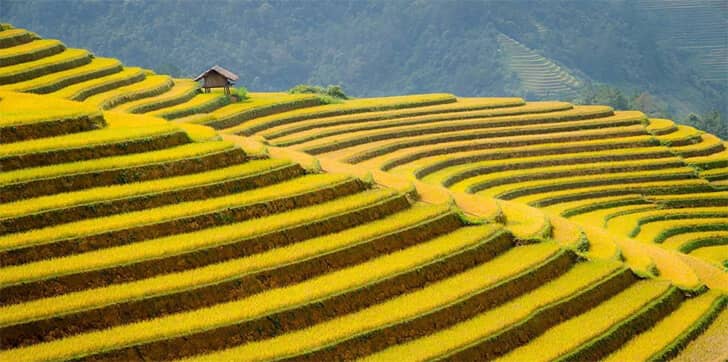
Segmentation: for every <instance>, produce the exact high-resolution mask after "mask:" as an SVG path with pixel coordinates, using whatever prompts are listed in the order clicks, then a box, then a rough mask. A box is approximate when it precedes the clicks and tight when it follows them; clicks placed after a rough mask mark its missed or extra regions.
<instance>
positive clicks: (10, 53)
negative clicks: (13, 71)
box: [0, 39, 66, 67]
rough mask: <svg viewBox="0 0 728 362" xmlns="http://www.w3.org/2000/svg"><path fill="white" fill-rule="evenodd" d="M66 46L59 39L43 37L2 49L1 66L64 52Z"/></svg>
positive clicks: (0, 53)
mask: <svg viewBox="0 0 728 362" xmlns="http://www.w3.org/2000/svg"><path fill="white" fill-rule="evenodd" d="M64 49H66V47H65V46H64V45H63V43H61V42H60V41H58V40H52V39H42V40H36V41H32V42H29V43H25V44H22V45H17V46H14V47H10V48H2V49H0V67H6V66H9V65H14V64H18V63H24V62H30V61H33V60H37V59H40V58H44V57H48V56H51V55H54V54H57V53H60V52H62V51H63V50H64Z"/></svg>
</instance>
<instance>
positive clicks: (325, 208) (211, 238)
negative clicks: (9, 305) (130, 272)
mask: <svg viewBox="0 0 728 362" xmlns="http://www.w3.org/2000/svg"><path fill="white" fill-rule="evenodd" d="M392 196H393V193H392V192H391V191H388V190H372V191H366V192H362V193H358V194H355V195H351V196H345V197H342V198H340V199H337V200H334V201H330V202H327V203H322V204H318V205H315V206H310V207H306V208H301V209H295V210H292V211H288V212H285V213H281V214H276V215H272V216H269V217H265V218H260V219H254V220H249V221H244V222H241V223H236V224H232V225H227V226H222V227H218V228H213V229H206V230H202V231H199V232H194V233H189V234H181V235H174V236H169V237H163V238H159V239H153V240H147V241H143V242H138V243H134V244H130V245H123V246H117V247H112V248H107V249H102V250H97V251H92V252H88V253H84V254H78V255H72V256H67V257H62V258H57V259H50V260H44V261H39V262H34V263H28V264H24V265H18V266H10V267H6V268H4V269H3V274H2V275H0V285H2V286H8V285H14V284H17V283H26V282H30V281H35V280H43V279H47V278H53V277H57V276H61V275H69V274H74V273H82V272H85V271H89V270H99V269H104V268H108V267H112V266H116V265H124V264H129V263H138V262H141V261H144V260H152V259H155V258H159V257H162V256H171V255H179V254H183V253H186V252H190V251H193V250H200V249H205V248H211V247H215V246H220V245H225V244H228V243H231V242H234V241H237V240H242V239H246V238H250V237H254V236H256V235H262V234H264V233H267V232H270V231H273V230H279V229H283V228H286V227H291V226H294V225H301V224H306V223H309V222H311V221H313V220H316V219H322V218H325V217H329V216H332V215H336V214H339V213H343V212H345V211H347V210H352V209H356V208H360V207H364V206H366V205H371V204H376V203H378V202H381V201H382V200H385V199H387V198H390V197H392Z"/></svg>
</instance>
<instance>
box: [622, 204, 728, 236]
mask: <svg viewBox="0 0 728 362" xmlns="http://www.w3.org/2000/svg"><path fill="white" fill-rule="evenodd" d="M637 212H639V210H637ZM666 212H668V213H665V214H662V215H652V216H648V217H644V218H640V219H639V220H638V221H637V226H636V227H635V228H634V229H633V230H632V231H631V232H630V233H629V237H631V238H633V237H635V236H637V235H639V233H640V232H641V231H642V225H645V224H649V223H653V222H660V221H665V220H685V219H703V218H720V217H726V218H728V210H726V211H725V212H722V211H713V212H700V211H698V212H696V211H694V210H691V209H675V210H669V211H668V210H666ZM663 241H664V239H663Z"/></svg>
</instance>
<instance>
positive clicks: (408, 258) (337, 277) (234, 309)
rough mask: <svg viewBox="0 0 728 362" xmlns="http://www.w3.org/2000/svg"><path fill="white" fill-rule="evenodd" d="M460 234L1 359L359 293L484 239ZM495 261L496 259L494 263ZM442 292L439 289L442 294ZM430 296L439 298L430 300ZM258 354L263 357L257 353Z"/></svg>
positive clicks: (539, 250) (99, 347)
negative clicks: (285, 284) (247, 294)
mask: <svg viewBox="0 0 728 362" xmlns="http://www.w3.org/2000/svg"><path fill="white" fill-rule="evenodd" d="M464 230H465V232H461V234H460V235H462V236H463V237H460V238H455V240H457V241H458V242H457V243H455V242H453V239H451V237H448V236H445V237H441V238H437V239H434V240H432V241H431V242H428V243H425V244H421V245H418V246H414V247H411V248H408V249H405V250H402V251H399V252H395V253H392V254H389V255H386V256H383V257H380V258H377V259H374V260H372V261H370V262H367V263H363V264H359V265H357V266H354V267H351V268H347V269H344V270H341V271H338V272H335V273H330V274H326V275H324V276H321V277H317V278H314V279H311V280H308V281H306V282H304V283H300V284H296V285H293V286H290V287H285V288H279V289H273V290H269V291H266V292H264V293H260V294H257V295H254V296H252V297H250V298H246V299H243V300H240V301H234V302H228V303H224V304H218V305H215V306H212V307H209V308H205V309H199V310H195V311H192V312H187V313H179V314H174V315H170V316H166V317H163V318H158V319H155V320H151V321H143V322H138V323H134V324H129V325H124V326H120V327H116V328H112V329H108V330H104V331H98V332H92V333H87V334H82V335H78V336H72V337H69V338H65V339H61V340H57V341H52V342H49V343H46V344H40V345H34V346H30V347H26V348H18V349H14V350H10V351H4V352H0V358H3V359H8V358H10V359H13V358H15V357H16V356H22V355H27V354H28V353H32V354H33V355H34V356H36V357H39V358H51V359H52V358H70V357H73V356H79V355H83V354H87V353H90V352H94V351H103V350H107V349H113V348H120V347H123V346H128V345H130V344H136V343H141V342H144V341H153V340H157V339H159V338H170V337H172V336H179V335H185V334H189V333H193V332H195V331H200V330H209V329H211V328H215V327H220V326H224V325H229V324H231V323H235V322H237V321H244V320H248V319H251V318H259V317H261V316H264V315H265V314H267V313H271V312H273V311H276V310H280V309H283V308H286V309H288V308H292V307H294V306H296V305H300V304H307V303H309V302H310V301H311V300H316V299H319V298H324V297H327V296H331V295H335V294H336V293H340V292H342V291H345V290H351V289H353V288H361V287H362V286H364V285H367V284H369V283H372V282H376V281H378V280H380V279H381V278H383V277H386V276H387V275H393V274H396V273H398V272H401V271H405V270H410V269H412V268H415V267H416V266H417V265H421V264H422V263H423V262H424V263H426V262H429V261H431V260H436V259H438V258H440V257H441V256H442V255H447V254H449V253H452V252H454V251H456V250H459V249H462V248H463V247H465V246H467V245H472V244H474V243H477V242H478V241H480V240H482V237H483V236H486V235H487V234H485V233H473V232H471V231H470V230H468V229H464ZM463 234H466V235H463ZM539 246H540V247H539ZM549 246H550V248H549ZM530 250H533V252H531V253H527V252H526V250H523V252H522V253H519V254H518V258H519V260H520V262H519V263H518V264H519V265H522V266H527V265H529V263H536V262H538V261H540V260H542V259H543V258H544V257H545V256H546V255H549V254H553V253H555V252H556V251H557V250H558V249H557V248H554V247H553V245H547V244H545V245H543V246H541V245H535V246H533V247H532V248H531V249H530ZM506 259H508V258H506ZM496 260H498V259H496ZM496 260H494V262H495V261H496ZM500 260H501V262H503V261H506V260H504V259H500ZM508 261H510V262H513V261H514V260H513V259H512V258H511V259H509V260H508ZM491 265H492V264H491ZM500 265H502V266H503V269H502V272H501V273H497V274H483V273H482V272H481V273H478V275H487V277H485V278H479V282H481V281H482V282H481V283H484V284H485V283H488V282H490V283H493V282H494V281H496V280H498V279H499V277H500V278H502V277H503V274H505V275H508V274H506V273H508V272H507V271H506V269H510V270H509V271H510V272H512V269H513V268H514V267H510V268H506V265H508V264H500ZM500 270H501V269H495V268H494V269H493V271H494V272H495V271H500ZM463 279H465V278H460V280H459V282H458V283H457V284H458V285H462V286H463V287H466V286H467V285H468V284H472V280H473V279H472V278H467V280H463ZM448 281H449V280H448ZM445 282H447V281H445ZM442 289H445V290H449V291H450V293H448V294H443V293H440V292H437V293H432V292H429V291H430V290H432V289H430V288H428V289H426V291H428V292H429V293H428V295H427V297H424V298H418V300H422V301H424V302H426V303H428V304H433V303H438V302H440V301H441V300H442V299H445V298H448V299H449V298H452V294H459V295H462V294H464V290H461V289H459V288H451V287H450V288H442ZM445 290H443V292H444V291H445ZM430 296H432V297H435V296H439V297H437V298H432V297H430ZM395 301H396V300H395ZM400 303H401V302H400ZM403 305H408V304H403ZM394 310H399V311H407V312H408V313H416V312H417V310H415V308H409V307H408V308H401V307H399V308H395V309H394ZM373 314H374V315H377V316H379V318H392V317H395V316H393V315H391V314H384V313H373ZM363 320H364V321H369V322H367V323H368V324H371V323H376V322H378V321H376V320H371V319H363ZM337 325H338V326H340V327H345V326H347V325H351V326H354V324H337ZM151 326H153V327H151ZM150 327H151V328H150ZM332 333H336V330H331V329H330V332H329V334H328V335H326V334H319V338H324V339H325V338H327V337H328V336H329V335H331V334H332ZM291 335H293V334H287V335H284V337H287V338H290V336H291ZM328 338H330V337H328ZM296 340H298V341H300V342H304V343H306V342H307V343H312V342H313V343H315V342H316V340H313V339H310V340H305V341H304V340H302V339H296ZM288 346H289V347H288V348H299V347H298V346H297V345H296V344H289V345H288ZM257 350H258V351H261V352H263V350H261V349H257ZM265 351H266V352H272V351H274V350H273V349H266V350H265ZM246 355H247V354H246ZM247 356H249V355H247ZM218 358H219V357H218Z"/></svg>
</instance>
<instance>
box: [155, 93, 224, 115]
mask: <svg viewBox="0 0 728 362" xmlns="http://www.w3.org/2000/svg"><path fill="white" fill-rule="evenodd" d="M228 103H229V101H228V99H227V98H226V97H225V95H223V94H222V93H203V94H198V95H196V96H195V97H194V98H192V99H190V100H188V101H187V102H184V103H180V104H177V105H174V106H171V107H167V108H162V109H159V110H156V111H152V112H149V113H147V115H150V116H155V117H162V118H165V119H175V118H180V117H185V116H189V115H192V114H195V113H206V112H211V111H213V110H215V109H217V108H220V107H222V106H224V105H226V104H228Z"/></svg>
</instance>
